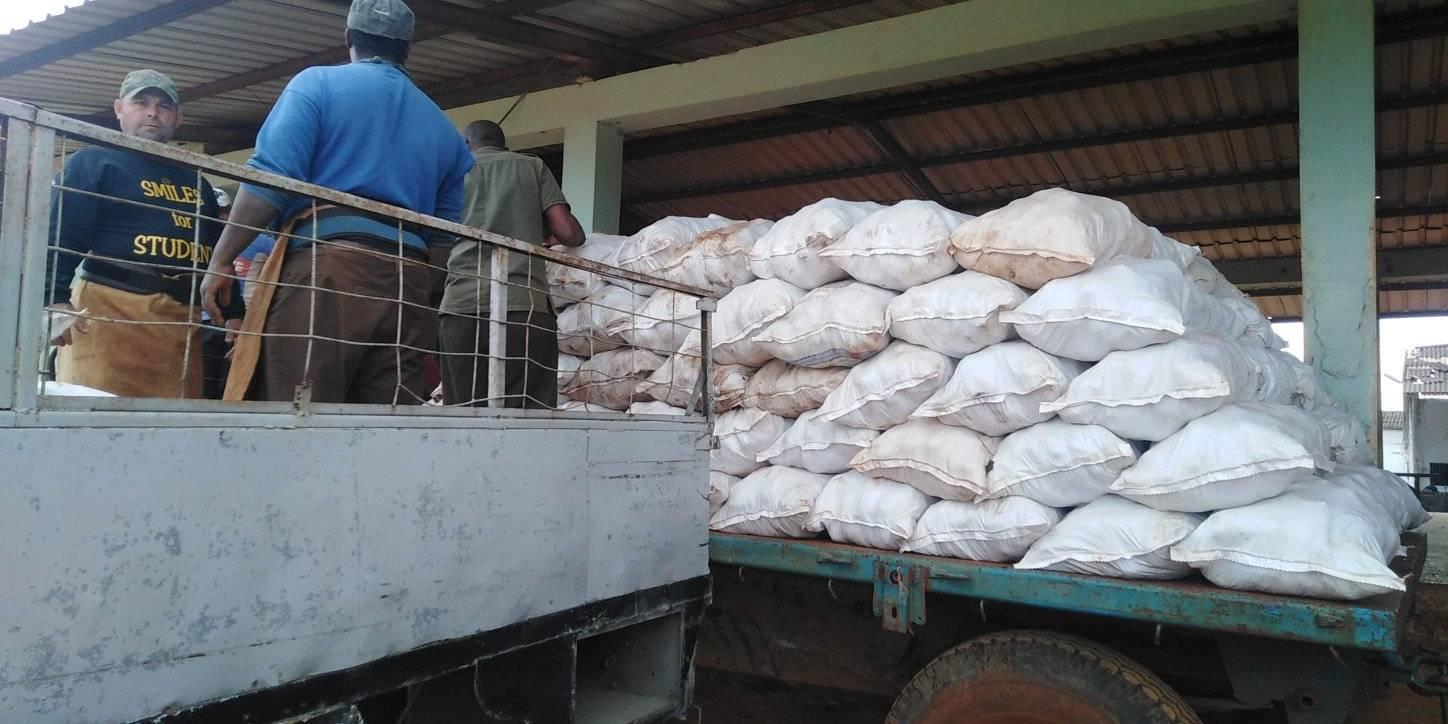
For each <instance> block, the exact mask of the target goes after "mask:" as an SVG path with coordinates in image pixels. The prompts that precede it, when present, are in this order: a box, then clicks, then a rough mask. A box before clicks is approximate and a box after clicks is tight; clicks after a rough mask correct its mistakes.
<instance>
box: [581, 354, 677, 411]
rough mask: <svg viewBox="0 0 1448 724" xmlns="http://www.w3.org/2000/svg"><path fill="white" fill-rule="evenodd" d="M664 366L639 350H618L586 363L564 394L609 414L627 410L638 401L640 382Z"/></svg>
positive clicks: (652, 355)
mask: <svg viewBox="0 0 1448 724" xmlns="http://www.w3.org/2000/svg"><path fill="white" fill-rule="evenodd" d="M663 363H664V358H663V357H662V356H660V355H656V354H654V353H653V352H647V351H644V350H641V349H619V350H614V351H612V352H604V353H602V354H599V355H596V356H594V357H591V358H589V359H588V361H586V362H584V363H583V364H582V365H580V366H579V368H578V372H577V373H575V374H574V377H573V383H572V384H570V385H569V386H568V387H567V388H565V389H564V390H563V393H564V394H566V395H568V396H569V397H570V398H572V399H575V400H582V401H584V402H591V403H593V404H595V405H601V406H603V407H607V408H609V409H610V410H627V409H628V406H629V405H631V404H633V403H634V402H638V401H640V400H641V396H640V395H639V394H638V386H639V382H641V381H643V380H644V379H647V378H648V376H649V374H651V373H652V372H653V371H654V370H656V369H658V368H659V366H660V365H662V364H663Z"/></svg>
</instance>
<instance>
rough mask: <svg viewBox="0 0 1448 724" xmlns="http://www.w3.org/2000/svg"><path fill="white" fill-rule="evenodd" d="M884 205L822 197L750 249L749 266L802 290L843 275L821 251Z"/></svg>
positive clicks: (771, 229)
mask: <svg viewBox="0 0 1448 724" xmlns="http://www.w3.org/2000/svg"><path fill="white" fill-rule="evenodd" d="M882 208H884V207H883V206H881V205H880V204H877V203H874V202H871V201H841V200H839V199H823V200H821V201H816V202H815V203H813V204H810V205H809V206H806V207H804V208H802V209H800V210H799V211H796V212H794V213H793V214H791V215H789V216H786V217H784V218H783V219H780V220H779V222H778V223H776V224H775V225H774V226H773V227H771V228H770V230H769V232H768V233H766V234H765V235H764V236H762V237H760V239H759V241H758V242H756V243H755V245H754V249H753V250H752V251H750V252H749V268H750V270H751V271H753V272H754V274H755V276H758V277H760V278H763V279H783V280H784V281H787V282H789V283H790V284H793V285H795V286H797V287H800V288H803V289H814V288H815V287H818V286H822V285H824V284H828V283H830V282H833V281H837V280H840V279H844V278H845V272H844V271H843V270H842V269H840V267H839V266H838V265H836V264H835V263H834V262H833V261H831V260H829V259H824V258H821V257H820V252H821V251H823V250H825V249H826V248H828V247H829V246H830V245H831V244H833V243H835V241H837V240H839V239H841V238H843V237H844V235H845V232H847V231H849V230H850V227H852V226H854V225H855V224H858V223H859V222H860V221H862V220H864V218H865V217H866V216H869V215H870V214H872V213H874V212H876V211H878V210H880V209H882Z"/></svg>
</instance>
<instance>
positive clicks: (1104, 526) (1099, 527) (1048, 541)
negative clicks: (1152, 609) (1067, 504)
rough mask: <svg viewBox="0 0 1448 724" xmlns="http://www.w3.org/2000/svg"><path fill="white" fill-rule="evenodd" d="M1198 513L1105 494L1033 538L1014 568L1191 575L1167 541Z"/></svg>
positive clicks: (1184, 532)
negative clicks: (1174, 557)
mask: <svg viewBox="0 0 1448 724" xmlns="http://www.w3.org/2000/svg"><path fill="white" fill-rule="evenodd" d="M1201 522H1202V517H1201V516H1199V515H1193V514H1191V513H1170V512H1164V511H1160V510H1153V509H1151V508H1148V507H1146V506H1144V505H1140V504H1138V503H1133V502H1131V501H1130V500H1126V499H1125V498H1119V497H1117V496H1115V495H1107V496H1105V497H1102V498H1097V499H1096V500H1094V501H1092V502H1090V503H1087V504H1085V505H1083V506H1081V507H1079V508H1077V509H1075V510H1073V511H1071V512H1069V513H1067V514H1066V517H1064V518H1062V519H1061V522H1060V523H1057V524H1056V526H1055V527H1054V528H1052V529H1051V530H1049V531H1047V532H1046V534H1045V535H1043V536H1041V539H1040V540H1038V541H1036V542H1035V544H1034V545H1032V546H1031V549H1030V550H1028V551H1026V555H1025V557H1024V558H1022V559H1021V562H1020V563H1017V564H1016V568H1025V569H1045V570H1050V571H1065V572H1067V573H1086V574H1090V575H1096V576H1110V577H1112V578H1133V579H1145V580H1165V579H1170V578H1181V577H1183V576H1188V575H1191V572H1192V568H1191V566H1189V565H1187V564H1186V563H1181V562H1177V561H1173V560H1172V558H1171V547H1172V546H1174V545H1176V544H1177V543H1180V542H1181V541H1182V539H1184V538H1186V537H1187V536H1189V535H1191V533H1192V531H1193V530H1196V528H1197V526H1198V525H1201Z"/></svg>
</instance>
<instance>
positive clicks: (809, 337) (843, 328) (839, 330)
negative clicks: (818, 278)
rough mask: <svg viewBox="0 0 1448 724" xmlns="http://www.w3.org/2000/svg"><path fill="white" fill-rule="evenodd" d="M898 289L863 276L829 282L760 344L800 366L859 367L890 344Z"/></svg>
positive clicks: (760, 337)
mask: <svg viewBox="0 0 1448 724" xmlns="http://www.w3.org/2000/svg"><path fill="white" fill-rule="evenodd" d="M894 298H895V293H894V292H892V291H890V290H888V289H881V288H879V287H872V286H870V285H869V284H861V283H860V282H837V283H835V284H827V285H825V286H822V287H820V288H818V289H815V290H814V291H812V292H810V293H808V294H806V295H804V298H802V299H800V300H799V302H798V303H796V304H795V305H794V308H793V309H791V310H789V313H787V314H785V315H784V316H783V317H782V318H780V319H778V320H775V322H774V323H773V324H771V325H769V326H768V327H766V328H765V330H764V331H763V332H760V333H759V334H758V335H757V336H755V338H754V343H755V344H756V345H757V346H758V348H759V349H761V350H763V351H765V352H767V353H768V354H769V356H771V357H773V358H775V359H781V360H784V361H785V362H788V363H790V364H792V365H798V366H800V367H853V366H855V365H857V364H859V363H860V361H861V360H864V359H865V358H867V357H869V356H870V355H872V354H875V353H876V352H879V351H880V350H882V349H884V348H885V345H887V344H889V343H890V335H889V334H886V333H885V329H886V328H887V327H888V326H889V323H888V322H887V321H886V319H885V310H886V309H888V308H889V306H890V300H892V299H894Z"/></svg>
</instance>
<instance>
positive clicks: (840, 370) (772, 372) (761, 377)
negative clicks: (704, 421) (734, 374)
mask: <svg viewBox="0 0 1448 724" xmlns="http://www.w3.org/2000/svg"><path fill="white" fill-rule="evenodd" d="M849 374H850V370H849V368H848V367H821V368H819V369H813V368H810V367H795V366H794V365H792V364H789V363H788V362H783V361H780V360H773V361H771V362H770V363H769V364H767V365H765V366H764V367H762V368H760V370H759V371H758V372H756V373H754V376H753V377H751V378H750V379H749V388H748V389H747V390H745V393H744V400H743V403H742V404H744V405H747V406H749V407H758V408H759V409H761V410H768V411H769V412H772V413H774V414H776V415H782V416H784V417H799V416H800V415H803V414H804V413H806V412H809V411H810V410H816V409H819V406H820V405H821V404H822V403H824V401H825V398H827V397H829V395H830V393H831V392H834V391H835V388H837V387H839V386H840V385H841V384H842V383H844V381H845V377H846V376H847V375H849Z"/></svg>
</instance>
